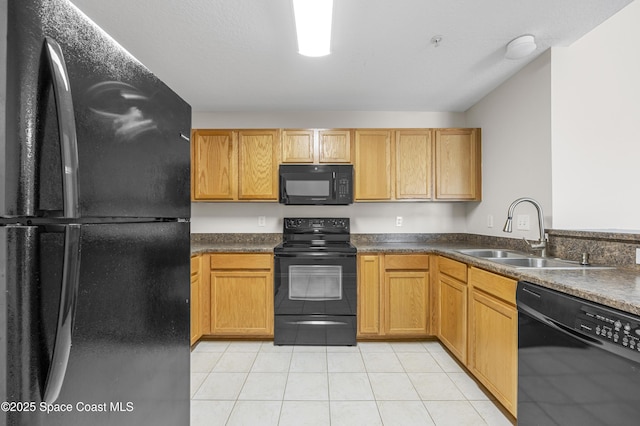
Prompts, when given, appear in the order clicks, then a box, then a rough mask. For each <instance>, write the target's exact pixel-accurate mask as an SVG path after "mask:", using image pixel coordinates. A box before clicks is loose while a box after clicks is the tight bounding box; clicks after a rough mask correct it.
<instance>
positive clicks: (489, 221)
mask: <svg viewBox="0 0 640 426" xmlns="http://www.w3.org/2000/svg"><path fill="white" fill-rule="evenodd" d="M487 228H493V215H492V214H490V215H488V216H487Z"/></svg>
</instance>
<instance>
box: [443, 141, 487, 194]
mask: <svg viewBox="0 0 640 426" xmlns="http://www.w3.org/2000/svg"><path fill="white" fill-rule="evenodd" d="M480 160H481V159H480V135H479V130H478V129H438V130H436V138H435V163H436V199H440V200H480V199H481V178H480Z"/></svg>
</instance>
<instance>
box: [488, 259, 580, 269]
mask: <svg viewBox="0 0 640 426" xmlns="http://www.w3.org/2000/svg"><path fill="white" fill-rule="evenodd" d="M491 260H492V261H494V262H496V263H502V264H504V265H511V266H515V267H516V268H585V266H582V265H580V264H578V263H574V262H569V261H565V260H557V259H543V258H538V257H524V258H520V259H503V258H500V259H491Z"/></svg>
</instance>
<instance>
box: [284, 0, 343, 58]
mask: <svg viewBox="0 0 640 426" xmlns="http://www.w3.org/2000/svg"><path fill="white" fill-rule="evenodd" d="M293 15H294V17H295V20H296V33H297V34H298V53H300V54H301V55H304V56H325V55H328V54H329V53H331V18H332V15H333V0H293Z"/></svg>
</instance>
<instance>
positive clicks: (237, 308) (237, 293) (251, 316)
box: [211, 271, 273, 337]
mask: <svg viewBox="0 0 640 426" xmlns="http://www.w3.org/2000/svg"><path fill="white" fill-rule="evenodd" d="M211 333H212V334H214V335H244V336H247V335H251V336H265V337H269V336H273V274H272V273H271V272H270V271H213V272H211Z"/></svg>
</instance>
